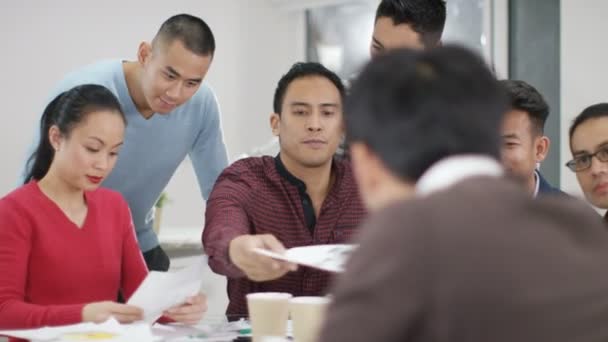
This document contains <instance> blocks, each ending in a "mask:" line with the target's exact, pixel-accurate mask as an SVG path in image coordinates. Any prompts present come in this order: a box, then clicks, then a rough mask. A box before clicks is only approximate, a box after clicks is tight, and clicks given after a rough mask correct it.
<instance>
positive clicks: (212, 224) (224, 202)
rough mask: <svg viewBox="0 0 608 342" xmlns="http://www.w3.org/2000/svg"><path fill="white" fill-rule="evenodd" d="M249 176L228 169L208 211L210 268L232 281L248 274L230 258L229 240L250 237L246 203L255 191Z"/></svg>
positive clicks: (206, 245)
mask: <svg viewBox="0 0 608 342" xmlns="http://www.w3.org/2000/svg"><path fill="white" fill-rule="evenodd" d="M246 178H247V176H246V175H243V174H242V173H236V172H232V170H231V167H229V168H228V169H226V170H225V171H224V172H223V173H222V174H221V175H220V177H219V178H218V180H217V182H216V183H215V186H214V188H213V191H212V192H211V195H210V196H209V200H208V201H207V208H206V210H205V228H204V229H203V246H204V249H205V253H206V254H207V255H208V257H209V267H211V269H212V270H213V271H214V272H216V273H219V274H223V275H225V276H228V277H230V278H241V277H244V276H245V274H244V273H243V272H242V271H241V270H240V269H239V268H238V267H236V266H235V265H234V264H233V263H232V262H231V261H230V257H229V255H228V247H229V246H230V241H232V239H234V238H235V237H238V236H240V235H245V234H251V229H250V222H249V219H248V217H247V207H246V203H247V201H248V198H249V196H250V194H251V192H252V191H253V190H252V189H251V187H250V186H249V184H248V183H247V181H246Z"/></svg>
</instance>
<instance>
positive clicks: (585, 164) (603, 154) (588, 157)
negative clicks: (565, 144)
mask: <svg viewBox="0 0 608 342" xmlns="http://www.w3.org/2000/svg"><path fill="white" fill-rule="evenodd" d="M593 157H596V158H597V159H598V160H599V161H601V162H602V163H605V162H608V146H606V147H602V148H600V149H599V150H597V151H595V153H592V154H588V153H587V154H582V155H580V156H578V157H575V158H574V159H572V160H571V161H569V162H567V163H566V166H567V167H568V168H569V169H570V170H572V171H573V172H580V171H584V170H587V169H588V168H590V167H591V163H592V161H593Z"/></svg>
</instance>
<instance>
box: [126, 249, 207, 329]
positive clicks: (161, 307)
mask: <svg viewBox="0 0 608 342" xmlns="http://www.w3.org/2000/svg"><path fill="white" fill-rule="evenodd" d="M204 262H205V259H204V257H201V258H200V259H198V261H196V262H194V263H193V264H192V265H190V266H187V267H185V268H183V269H181V270H178V271H176V272H156V271H151V272H150V273H148V275H147V276H146V279H144V281H143V282H142V283H141V285H139V287H138V288H137V290H136V291H135V293H134V294H133V296H131V298H130V299H129V301H128V304H132V305H135V306H138V307H140V308H142V309H143V310H144V321H145V322H147V323H148V324H153V323H154V322H155V321H156V320H157V319H158V318H159V317H160V316H162V314H163V311H165V310H167V309H169V308H171V307H173V306H176V305H179V304H182V303H184V302H185V301H186V299H187V298H188V297H190V296H194V295H196V294H197V293H198V292H199V291H200V289H201V284H202V282H203V266H204Z"/></svg>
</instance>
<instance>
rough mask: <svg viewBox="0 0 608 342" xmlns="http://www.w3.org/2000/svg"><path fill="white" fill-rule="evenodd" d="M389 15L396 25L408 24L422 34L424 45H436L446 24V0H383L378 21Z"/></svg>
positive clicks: (377, 15) (377, 16) (379, 7)
mask: <svg viewBox="0 0 608 342" xmlns="http://www.w3.org/2000/svg"><path fill="white" fill-rule="evenodd" d="M382 17H387V18H391V19H392V20H393V24H394V25H400V24H408V25H411V27H412V29H413V30H414V31H416V32H417V33H419V34H420V36H421V37H422V43H423V44H424V46H427V47H429V46H436V45H437V44H438V43H439V41H440V40H441V34H442V33H443V28H444V26H445V18H446V8H445V1H444V0H382V1H381V2H380V4H379V5H378V9H377V10H376V19H375V20H376V21H378V19H379V18H382Z"/></svg>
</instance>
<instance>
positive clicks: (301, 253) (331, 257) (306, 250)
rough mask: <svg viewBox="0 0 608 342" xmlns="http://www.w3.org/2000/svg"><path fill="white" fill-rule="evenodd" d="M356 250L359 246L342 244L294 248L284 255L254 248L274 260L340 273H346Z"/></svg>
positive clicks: (256, 251)
mask: <svg viewBox="0 0 608 342" xmlns="http://www.w3.org/2000/svg"><path fill="white" fill-rule="evenodd" d="M356 248H357V245H346V244H342V245H315V246H305V247H294V248H290V249H288V250H286V251H285V253H284V254H280V253H277V252H273V251H270V250H267V249H263V248H254V249H253V251H254V252H255V253H258V254H261V255H265V256H268V257H271V258H273V259H277V260H283V261H288V262H292V263H294V264H299V265H304V266H309V267H313V268H317V269H320V270H324V271H329V272H337V273H338V272H342V271H344V265H345V264H346V261H347V260H348V258H349V257H350V254H351V253H352V252H353V251H354V250H355V249H356Z"/></svg>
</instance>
